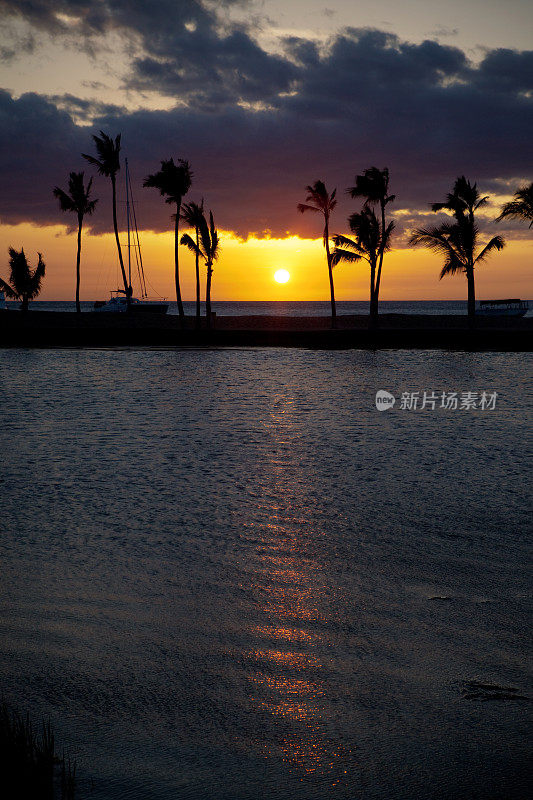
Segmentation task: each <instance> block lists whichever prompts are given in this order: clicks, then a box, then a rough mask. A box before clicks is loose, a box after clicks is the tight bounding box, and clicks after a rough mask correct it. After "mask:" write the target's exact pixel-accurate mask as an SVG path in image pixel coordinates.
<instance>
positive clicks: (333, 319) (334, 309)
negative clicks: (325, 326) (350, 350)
mask: <svg viewBox="0 0 533 800" xmlns="http://www.w3.org/2000/svg"><path fill="white" fill-rule="evenodd" d="M324 247H325V248H326V257H327V260H328V274H329V292H330V297H331V327H332V328H336V327H337V307H336V305H335V287H334V285H333V268H332V266H331V254H330V252H329V223H328V219H327V217H326V224H325V227H324Z"/></svg>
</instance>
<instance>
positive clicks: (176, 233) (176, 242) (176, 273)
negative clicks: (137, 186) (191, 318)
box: [174, 203, 185, 328]
mask: <svg viewBox="0 0 533 800" xmlns="http://www.w3.org/2000/svg"><path fill="white" fill-rule="evenodd" d="M180 210H181V203H176V227H175V230H174V278H175V281H176V302H177V304H178V313H179V315H180V323H181V327H182V328H183V327H184V326H185V312H184V310H183V303H182V302H181V288H180V266H179V256H178V250H179V227H180Z"/></svg>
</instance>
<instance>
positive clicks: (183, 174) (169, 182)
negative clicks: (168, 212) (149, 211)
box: [143, 158, 192, 325]
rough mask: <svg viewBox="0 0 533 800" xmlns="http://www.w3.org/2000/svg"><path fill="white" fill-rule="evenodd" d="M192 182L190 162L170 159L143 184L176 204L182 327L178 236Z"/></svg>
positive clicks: (176, 274) (180, 308)
mask: <svg viewBox="0 0 533 800" xmlns="http://www.w3.org/2000/svg"><path fill="white" fill-rule="evenodd" d="M191 182H192V172H191V168H190V165H189V162H188V161H184V160H183V159H182V158H180V159H178V163H177V164H174V159H172V158H169V159H168V161H162V162H161V169H160V170H159V172H155V173H154V174H153V175H148V177H147V178H145V180H144V183H143V186H151V187H153V188H154V189H159V192H160V194H161V196H162V197H164V198H165V203H175V204H176V214H175V216H174V224H175V227H174V278H175V282H176V300H177V303H178V312H179V315H180V321H181V324H182V325H183V322H184V319H185V312H184V311H183V303H182V300H181V288H180V271H179V256H178V251H179V247H178V245H179V238H178V236H179V225H180V218H181V204H182V201H183V198H184V197H185V195H186V194H187V192H188V191H189V189H190V188H191Z"/></svg>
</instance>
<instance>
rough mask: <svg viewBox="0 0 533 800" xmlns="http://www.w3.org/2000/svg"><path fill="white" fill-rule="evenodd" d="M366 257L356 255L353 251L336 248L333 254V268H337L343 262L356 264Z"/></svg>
mask: <svg viewBox="0 0 533 800" xmlns="http://www.w3.org/2000/svg"><path fill="white" fill-rule="evenodd" d="M363 257H364V256H362V255H359V253H354V252H352V251H351V250H344V249H343V248H342V247H336V248H335V250H334V251H333V253H332V254H331V266H336V265H337V264H339V263H340V262H341V261H348V262H349V263H351V264H355V262H356V261H361V259H362V258H363Z"/></svg>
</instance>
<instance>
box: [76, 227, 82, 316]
mask: <svg viewBox="0 0 533 800" xmlns="http://www.w3.org/2000/svg"><path fill="white" fill-rule="evenodd" d="M82 225H83V217H82V216H78V252H77V255H76V311H77V313H78V314H80V313H81V306H80V259H81V228H82Z"/></svg>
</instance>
